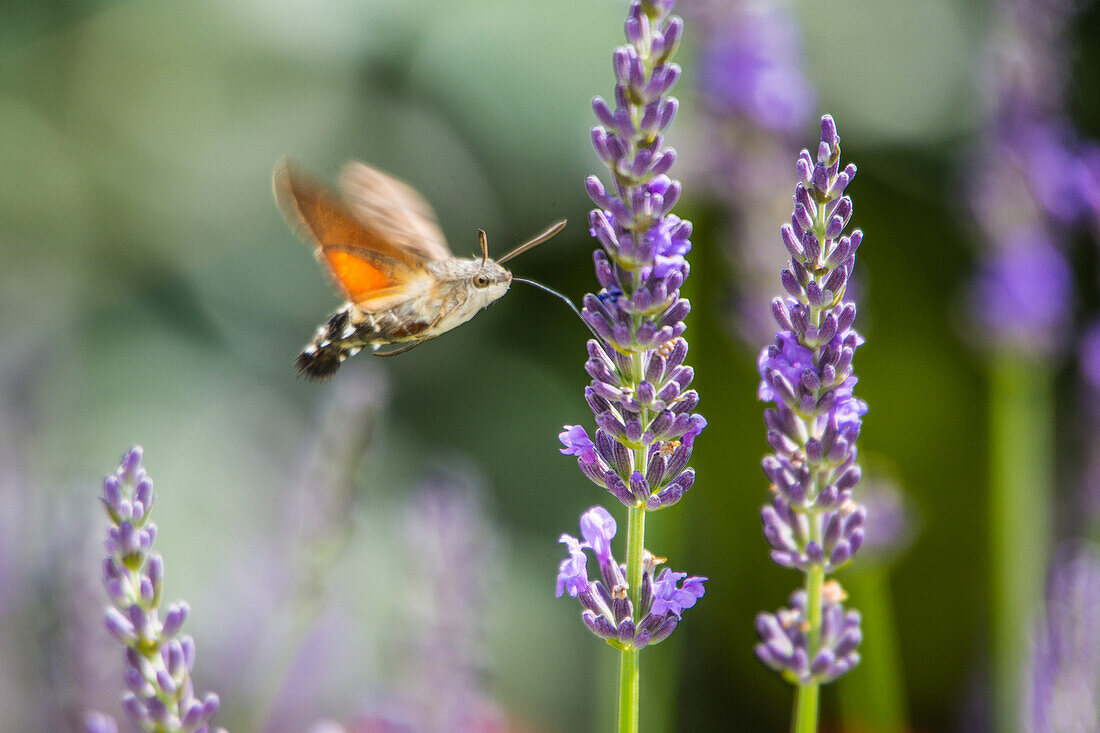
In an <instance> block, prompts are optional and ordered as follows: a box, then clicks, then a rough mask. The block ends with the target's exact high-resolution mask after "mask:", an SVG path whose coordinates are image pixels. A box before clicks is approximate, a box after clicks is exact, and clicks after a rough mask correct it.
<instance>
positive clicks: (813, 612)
mask: <svg viewBox="0 0 1100 733" xmlns="http://www.w3.org/2000/svg"><path fill="white" fill-rule="evenodd" d="M810 526H811V527H812V526H814V522H813V521H811V522H810ZM824 583H825V570H824V569H823V568H822V567H821V566H818V565H815V566H814V567H812V568H810V569H809V571H807V573H806V622H807V623H809V625H810V628H809V629H808V630H807V632H806V636H807V644H806V652H807V655H808V656H809V658H810V659H811V660H812V659H813V658H814V655H815V654H816V653H817V649H818V647H819V646H820V644H821V589H822V588H821V587H822V585H824ZM819 687H820V685H819V684H818V683H817V682H812V683H810V684H806V685H799V686H798V690H797V692H795V702H794V720H793V721H792V722H791V733H817V697H818V688H819Z"/></svg>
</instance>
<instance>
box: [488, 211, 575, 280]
mask: <svg viewBox="0 0 1100 733" xmlns="http://www.w3.org/2000/svg"><path fill="white" fill-rule="evenodd" d="M562 229H565V219H562V220H561V221H559V222H558V223H557V224H555V225H553V226H552V227H550V228H549V229H547V230H546V231H545V232H543V233H542V234H539V235H538V236H536V237H535V238H534V239H532V240H530V241H528V242H524V243H523V244H521V245H520V246H518V247H516V248H515V249H513V250H512V251H511V252H509V253H508V254H506V255H504V256H503V257H501V258H500V259H499V260H497V263H498V264H503V263H505V262H507V261H508V260H510V259H512V258H513V257H518V256H519V255H521V254H523V253H524V252H526V251H527V250H529V249H531V248H532V247H537V246H539V245H540V244H542V243H543V242H545V241H546V240H547V239H549V238H550V237H552V236H554V235H555V234H557V233H558V232H560V231H561V230H562ZM528 282H530V281H528Z"/></svg>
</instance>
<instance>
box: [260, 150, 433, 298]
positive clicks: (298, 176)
mask: <svg viewBox="0 0 1100 733" xmlns="http://www.w3.org/2000/svg"><path fill="white" fill-rule="evenodd" d="M360 168H362V169H364V170H365V171H369V174H367V175H365V177H364V174H363V173H362V171H359V169H360ZM348 172H349V173H350V172H355V173H356V175H355V179H356V180H357V181H359V180H367V179H369V180H370V181H371V183H372V185H374V186H375V187H376V188H377V189H378V190H380V191H382V192H383V195H388V196H390V201H394V202H397V205H400V206H401V207H402V208H401V209H400V211H398V212H397V213H393V212H390V213H387V212H386V211H385V210H384V208H383V207H384V206H385V205H386V204H385V203H383V202H381V201H379V202H376V203H375V204H374V205H373V206H371V207H370V209H369V212H373V213H374V214H376V216H375V218H374V219H371V218H370V215H371V213H369V212H366V211H364V212H362V213H361V214H360V215H359V216H357V215H356V213H359V212H356V213H353V210H352V209H351V208H350V207H349V206H348V205H347V204H345V203H344V202H343V201H341V200H340V199H339V198H337V197H336V196H335V195H334V194H333V193H332V192H330V191H329V190H328V189H327V188H326V187H325V186H324V184H323V183H321V182H320V181H318V180H316V179H315V178H313V177H312V176H310V175H309V174H307V173H305V172H303V171H302V170H300V169H298V168H296V167H295V166H294V165H292V164H290V163H288V162H286V161H283V162H281V163H279V165H278V166H277V167H276V168H275V177H274V188H275V201H276V202H277V203H278V205H279V210H280V211H281V212H282V214H283V217H284V218H285V219H286V221H287V223H288V224H289V225H290V227H291V229H293V230H294V231H295V232H296V233H297V234H298V236H299V237H301V238H302V239H303V240H304V241H306V242H307V243H308V244H311V245H313V247H314V254H315V255H316V256H317V259H318V261H320V262H321V264H322V266H323V267H324V268H325V269H326V270H327V271H328V273H329V274H330V275H331V276H332V278H333V280H334V281H335V282H336V285H337V286H338V287H339V288H340V289H341V290H342V291H343V292H344V294H345V295H346V296H347V298H348V300H350V301H351V302H353V303H355V304H356V305H357V306H359V307H360V308H361V309H363V310H366V311H378V310H382V309H385V308H389V307H392V305H393V304H394V303H396V302H398V301H400V300H401V299H402V297H403V296H404V294H406V293H407V292H408V291H409V289H410V285H411V283H412V282H413V281H414V280H417V279H420V278H424V277H430V275H429V274H428V272H427V269H426V267H425V262H426V261H427V260H430V259H434V258H432V257H429V256H427V254H426V252H427V251H429V250H431V249H433V248H439V247H442V249H443V251H444V252H446V244H445V243H444V242H443V236H442V234H440V233H439V227H438V226H437V225H436V224H435V222H434V219H432V218H429V219H425V218H424V217H423V216H422V215H421V214H423V213H424V212H425V211H426V213H427V215H428V216H429V217H431V216H432V213H431V209H430V208H429V207H428V204H427V203H425V202H424V201H423V199H421V198H420V197H419V196H418V195H417V194H416V192H415V191H413V190H412V189H411V188H409V187H408V186H405V184H403V183H399V182H397V181H394V180H393V179H391V178H389V177H388V176H386V175H385V174H383V173H379V172H378V171H375V170H373V169H371V168H368V167H367V166H365V165H362V164H352V165H350V166H349V167H348ZM369 195H370V194H368V193H367V190H366V189H362V190H361V194H360V198H364V199H365V198H366V197H367V196H369ZM402 202H403V203H402ZM390 205H394V204H390ZM356 208H357V209H361V208H362V207H360V206H359V205H358V204H356ZM425 234H427V235H428V236H433V237H435V239H433V240H425V242H428V243H427V244H425V243H421V245H420V246H412V244H411V243H412V242H414V241H416V238H417V237H422V236H424V235H425Z"/></svg>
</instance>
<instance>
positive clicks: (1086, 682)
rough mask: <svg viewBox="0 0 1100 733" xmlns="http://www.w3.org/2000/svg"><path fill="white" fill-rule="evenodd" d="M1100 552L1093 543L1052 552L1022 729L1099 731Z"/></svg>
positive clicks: (1044, 732) (1036, 731)
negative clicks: (1042, 615)
mask: <svg viewBox="0 0 1100 733" xmlns="http://www.w3.org/2000/svg"><path fill="white" fill-rule="evenodd" d="M1098 683H1100V556H1098V554H1097V550H1096V548H1095V547H1093V546H1091V545H1084V544H1081V545H1075V546H1070V547H1066V548H1063V550H1062V551H1061V552H1060V553H1058V555H1057V556H1056V557H1055V560H1054V563H1053V566H1052V569H1051V575H1050V579H1049V581H1048V588H1047V601H1046V613H1045V614H1044V618H1043V619H1042V621H1041V622H1040V623H1039V624H1038V626H1037V628H1036V633H1035V639H1034V648H1033V652H1032V664H1031V670H1030V679H1029V685H1030V694H1029V695H1028V696H1026V697H1025V711H1024V718H1023V720H1022V721H1021V728H1024V729H1026V730H1029V731H1034V733H1070V732H1072V731H1094V730H1100V694H1098V692H1097V690H1098V687H1097V685H1098Z"/></svg>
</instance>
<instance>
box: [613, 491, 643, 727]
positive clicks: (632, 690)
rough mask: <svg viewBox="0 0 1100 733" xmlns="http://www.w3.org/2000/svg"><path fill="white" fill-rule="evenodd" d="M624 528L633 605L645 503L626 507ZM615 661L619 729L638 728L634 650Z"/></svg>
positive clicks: (638, 592) (638, 596) (639, 581)
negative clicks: (616, 662)
mask: <svg viewBox="0 0 1100 733" xmlns="http://www.w3.org/2000/svg"><path fill="white" fill-rule="evenodd" d="M627 512H628V517H627V522H628V524H627V532H626V573H627V576H626V582H627V584H628V585H629V586H630V588H629V590H628V593H629V594H630V601H631V603H632V604H633V605H634V608H638V602H639V601H640V600H641V593H642V553H643V550H642V548H643V547H644V546H645V507H639V506H632V507H630V508H629V509H628V510H627ZM621 654H622V660H621V661H620V664H619V733H637V731H638V688H639V684H638V683H639V679H640V669H639V664H638V654H639V652H638V651H637V650H633V649H632V650H628V651H623V652H621Z"/></svg>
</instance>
